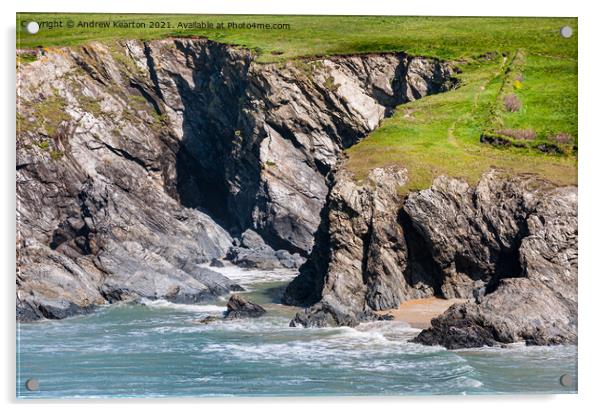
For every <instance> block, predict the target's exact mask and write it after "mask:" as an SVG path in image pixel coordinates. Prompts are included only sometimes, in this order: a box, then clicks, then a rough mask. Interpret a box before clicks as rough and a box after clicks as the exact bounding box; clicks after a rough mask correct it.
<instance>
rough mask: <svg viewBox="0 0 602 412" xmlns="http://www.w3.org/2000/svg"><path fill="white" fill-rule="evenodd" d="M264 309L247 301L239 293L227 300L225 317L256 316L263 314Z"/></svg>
mask: <svg viewBox="0 0 602 412" xmlns="http://www.w3.org/2000/svg"><path fill="white" fill-rule="evenodd" d="M265 313H266V310H265V309H264V308H262V307H261V306H259V305H257V304H255V303H253V302H249V301H248V300H246V299H245V298H243V297H242V296H240V295H232V296H231V297H230V300H228V306H227V310H226V315H225V319H241V318H258V317H260V316H263V315H265Z"/></svg>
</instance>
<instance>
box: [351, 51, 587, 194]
mask: <svg viewBox="0 0 602 412" xmlns="http://www.w3.org/2000/svg"><path fill="white" fill-rule="evenodd" d="M535 61H536V62H538V60H537V59H536V60H535ZM528 62H529V60H527V66H526V67H527V69H526V70H525V72H526V73H529V70H530V69H529V63H528ZM553 67H556V66H555V64H554V66H553ZM462 69H463V73H462V74H460V75H459V77H460V79H461V81H462V86H461V87H459V88H457V89H455V90H452V91H449V92H446V93H441V94H438V95H433V96H428V97H426V98H424V99H421V100H418V101H415V102H411V103H408V104H405V105H403V106H400V107H399V108H398V111H397V112H396V113H395V114H394V115H393V116H392V117H391V118H389V119H386V120H385V121H384V122H383V124H382V125H381V127H379V128H378V129H377V130H376V131H375V132H373V133H372V134H371V135H370V136H369V137H368V138H366V139H364V140H363V141H361V142H360V143H358V144H357V145H355V146H353V147H352V148H350V149H348V150H347V154H348V160H347V162H346V167H347V168H348V169H350V170H351V171H353V172H354V174H355V176H356V178H358V179H360V180H361V179H363V178H365V176H366V175H367V173H368V172H369V171H370V170H371V169H372V168H374V167H379V166H386V165H401V166H403V167H406V168H407V169H408V173H409V183H408V185H406V187H404V188H403V190H404V191H410V190H419V189H424V188H426V187H428V186H429V185H430V184H431V182H432V180H433V179H434V178H435V177H436V176H438V175H441V174H447V175H451V176H455V177H459V178H463V179H465V180H466V181H468V182H469V183H471V184H474V183H476V181H477V180H478V178H479V177H480V176H481V174H482V173H484V172H485V171H487V170H488V169H490V168H492V167H495V168H501V169H505V170H507V171H508V172H509V173H536V174H538V175H540V176H542V177H544V178H546V179H547V180H549V181H551V182H554V183H557V184H576V179H577V167H576V166H577V159H576V157H575V156H557V155H550V154H542V153H539V152H536V151H528V150H527V151H526V150H523V149H518V148H503V149H502V148H496V147H492V146H489V145H486V144H482V143H480V141H479V138H480V135H481V133H482V132H483V131H484V130H485V129H487V128H488V127H489V126H490V124H491V116H492V113H495V110H494V108H495V105H497V104H498V94H499V91H500V89H502V86H503V84H504V80H505V71H506V69H507V65H506V64H504V62H503V59H502V58H501V57H499V58H497V59H495V60H493V61H473V62H471V63H467V64H465V65H463V66H462ZM536 69H538V70H539V69H541V67H539V66H536ZM553 73H556V72H555V71H553ZM555 76H557V81H556V82H555V83H560V84H561V85H562V86H563V87H558V88H557V89H555V88H553V87H550V88H549V89H548V90H549V94H550V95H549V97H552V98H557V97H558V96H557V95H556V94H562V93H563V92H566V91H567V88H569V87H568V84H569V83H571V82H572V81H573V80H575V79H574V78H571V77H568V78H564V77H562V78H560V76H558V74H557V73H556V74H555ZM559 78H560V80H558V79H559ZM550 79H551V77H548V78H546V77H545V76H543V77H535V76H534V77H533V78H529V77H527V75H525V79H524V83H525V89H527V85H528V84H529V83H530V82H532V83H533V86H532V88H533V90H537V89H538V88H540V87H543V85H542V84H540V83H541V82H544V81H548V82H549V81H550ZM565 83H566V84H565ZM569 89H571V88H569ZM554 90H556V91H554ZM571 94H573V95H575V96H576V84H574V87H573V88H572V89H571ZM534 99H535V98H534ZM527 101H528V99H527ZM569 101H571V100H570V99H569ZM540 106H541V110H542V111H543V112H544V113H546V112H547V113H550V117H553V118H557V119H561V118H564V119H567V120H566V121H559V122H558V123H557V125H558V127H562V128H569V129H570V127H571V125H572V124H573V123H574V122H573V119H574V120H575V123H576V114H577V113H576V110H577V107H576V105H575V104H568V105H559V106H555V107H556V109H550V108H549V107H548V105H547V104H541V103H539V104H537V105H535V104H534V105H533V106H531V103H529V107H531V109H530V110H531V111H534V112H536V113H537V112H538V111H539V110H540ZM512 115H516V116H517V119H513V120H514V121H515V122H516V124H515V125H516V126H521V127H524V126H527V125H528V126H533V127H541V128H544V126H545V122H544V121H543V117H545V114H542V115H539V114H538V115H537V116H535V117H534V119H536V120H535V121H534V122H531V121H530V118H529V116H526V115H525V114H524V113H512ZM540 116H542V117H540ZM505 121H506V119H504V122H505ZM546 127H547V126H546ZM570 130H572V129H570ZM574 132H576V130H574Z"/></svg>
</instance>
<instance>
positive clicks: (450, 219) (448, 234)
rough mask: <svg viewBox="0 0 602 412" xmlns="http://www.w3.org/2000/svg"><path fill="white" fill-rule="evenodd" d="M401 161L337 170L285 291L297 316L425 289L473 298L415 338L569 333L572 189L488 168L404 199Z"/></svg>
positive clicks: (351, 319) (342, 318)
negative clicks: (354, 171)
mask: <svg viewBox="0 0 602 412" xmlns="http://www.w3.org/2000/svg"><path fill="white" fill-rule="evenodd" d="M404 183H405V174H404V171H403V170H395V169H389V170H382V169H376V170H375V171H373V172H372V174H371V175H370V177H369V178H368V181H367V182H366V183H365V184H363V185H360V184H358V183H356V182H354V181H353V180H352V179H351V176H350V175H349V174H348V173H347V172H346V171H345V170H344V169H342V170H341V171H339V172H338V173H337V174H336V176H335V178H334V181H333V184H332V189H331V192H330V194H329V197H328V202H327V206H326V208H325V209H326V213H324V220H323V223H322V226H321V231H320V234H319V236H318V237H317V239H318V243H317V246H320V247H316V248H315V249H314V252H313V253H312V255H311V256H310V258H309V260H308V261H307V263H306V264H305V265H304V266H303V267H302V268H301V274H300V276H299V277H298V278H296V279H295V280H294V281H293V282H292V283H291V284H290V285H289V287H288V289H287V292H286V295H285V301H286V302H288V303H296V304H304V305H313V306H310V307H309V308H308V309H306V310H304V311H303V312H300V313H299V314H297V316H296V317H295V319H293V321H292V322H291V324H292V325H293V326H296V325H303V326H325V325H336V324H344V325H354V324H357V323H358V322H359V321H362V320H365V319H373V318H374V316H375V315H374V313H373V311H374V310H379V309H387V308H394V307H397V306H398V305H399V303H400V302H402V301H404V300H407V299H414V298H419V297H425V296H432V295H437V296H441V297H444V298H458V297H460V298H468V299H470V300H471V302H470V303H466V304H463V305H454V306H452V307H451V308H450V309H449V310H448V311H447V312H446V313H445V314H443V315H442V316H440V317H439V318H437V319H435V320H433V322H432V327H431V328H430V329H428V330H425V331H423V332H422V333H421V334H420V335H419V336H418V337H417V338H416V341H417V342H420V343H424V344H430V345H434V344H440V345H444V346H446V347H448V348H459V347H474V346H483V345H494V344H499V343H509V342H516V341H521V340H523V341H526V342H527V343H535V344H555V343H566V342H575V341H576V319H577V190H576V188H575V187H565V188H554V187H552V186H550V185H548V184H547V183H546V182H542V181H539V180H537V179H536V178H534V177H530V176H522V177H511V176H506V175H504V174H503V173H502V172H499V171H492V172H489V173H487V174H485V175H484V176H483V177H482V179H481V181H480V182H479V184H478V185H477V186H476V187H474V188H473V187H470V186H469V185H468V184H466V183H464V182H462V181H459V180H456V179H451V178H447V177H439V178H437V179H436V180H435V182H434V183H433V186H432V187H431V188H430V189H428V190H423V191H420V192H417V193H412V194H410V195H409V196H407V198H406V199H400V197H399V195H398V194H397V191H396V188H398V187H399V186H402V185H403V184H404Z"/></svg>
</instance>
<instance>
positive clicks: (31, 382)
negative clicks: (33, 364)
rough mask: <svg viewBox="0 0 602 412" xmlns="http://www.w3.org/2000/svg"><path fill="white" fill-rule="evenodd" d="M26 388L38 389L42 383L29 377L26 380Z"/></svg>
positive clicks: (29, 389)
mask: <svg viewBox="0 0 602 412" xmlns="http://www.w3.org/2000/svg"><path fill="white" fill-rule="evenodd" d="M25 388H27V390H28V391H37V390H38V389H39V388H40V384H39V383H38V380H37V379H27V380H26V381H25Z"/></svg>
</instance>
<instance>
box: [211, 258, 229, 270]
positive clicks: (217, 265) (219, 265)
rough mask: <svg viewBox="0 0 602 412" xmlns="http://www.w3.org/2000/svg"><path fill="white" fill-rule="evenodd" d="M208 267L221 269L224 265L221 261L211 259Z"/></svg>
mask: <svg viewBox="0 0 602 412" xmlns="http://www.w3.org/2000/svg"><path fill="white" fill-rule="evenodd" d="M209 266H211V267H214V268H223V267H225V266H226V265H225V264H224V262H222V261H221V260H219V259H216V258H213V259H211V262H210V263H209Z"/></svg>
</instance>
